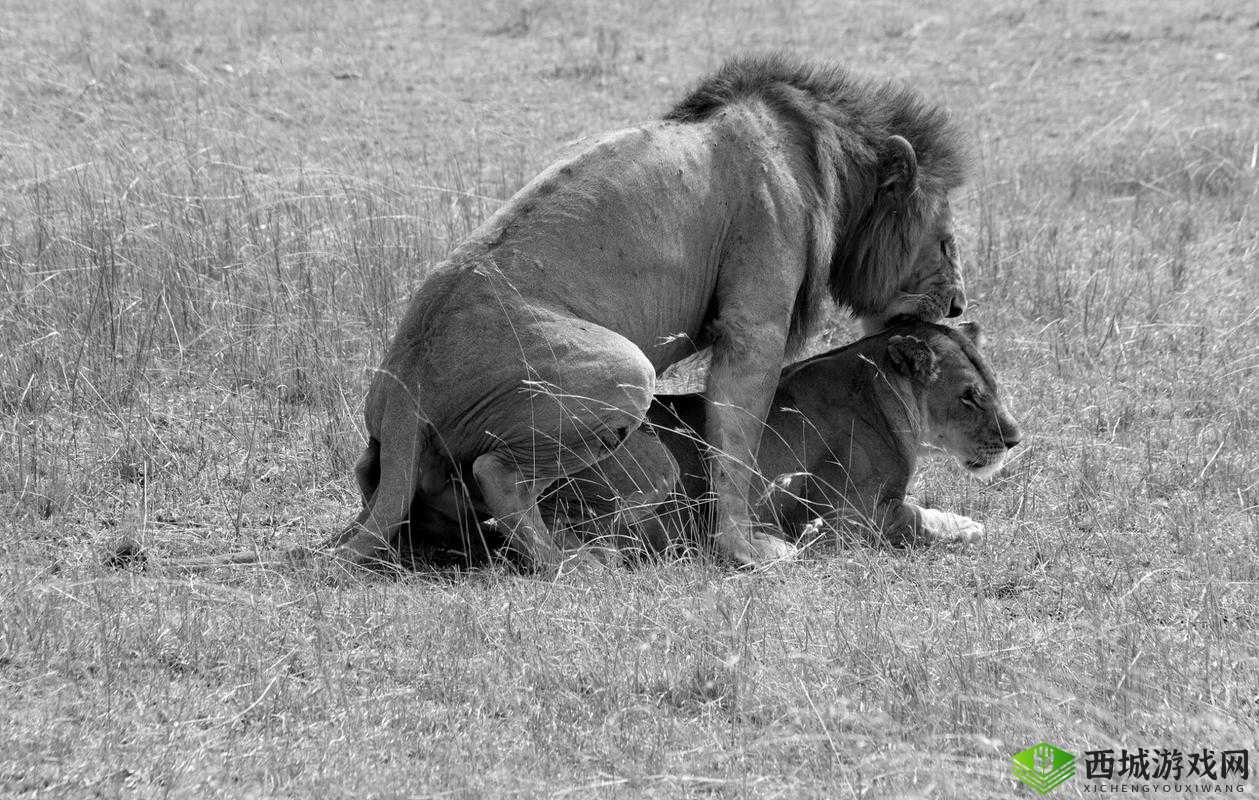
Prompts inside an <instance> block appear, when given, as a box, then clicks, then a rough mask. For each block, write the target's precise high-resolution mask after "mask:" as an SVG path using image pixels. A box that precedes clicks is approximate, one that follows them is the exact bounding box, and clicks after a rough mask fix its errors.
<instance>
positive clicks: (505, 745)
mask: <svg viewBox="0 0 1259 800" xmlns="http://www.w3.org/2000/svg"><path fill="white" fill-rule="evenodd" d="M465 5H466V4H464V3H461V2H457V1H456V0H430V1H429V2H425V3H403V2H397V1H396V0H380V2H371V3H368V2H361V3H357V4H354V3H332V2H314V3H296V2H292V3H272V2H249V0H239V1H238V2H230V1H229V0H204V2H178V3H157V2H154V3H148V2H142V1H140V0H118V1H114V0H98V1H96V2H92V1H86V2H79V3H74V2H67V1H64V0H60V1H58V2H52V3H48V2H46V1H45V0H38V1H36V0H3V1H2V2H0V326H2V327H0V558H2V562H0V794H3V795H5V796H17V797H49V798H52V797H58V798H59V797H89V796H104V797H111V796H138V797H150V796H173V797H209V796H218V797H245V796H295V797H296V796H327V797H342V796H345V797H350V796H353V797H369V796H384V797H392V796H399V797H400V796H442V797H477V796H542V795H552V796H574V797H605V796H606V797H611V796H618V797H630V796H640V795H643V796H653V797H662V798H673V797H699V796H704V797H708V796H715V797H775V796H777V797H809V796H811V797H826V798H843V797H957V798H982V797H1006V796H1010V795H1011V794H1012V793H1015V792H1018V793H1020V794H1023V795H1026V794H1027V792H1026V790H1024V789H1021V788H1020V789H1016V787H1015V784H1014V781H1013V779H1012V778H1011V777H1010V773H1009V770H1008V767H1007V764H1008V757H1009V755H1010V754H1011V753H1012V752H1014V751H1017V750H1020V749H1022V748H1024V747H1026V746H1027V745H1029V744H1032V743H1034V742H1039V741H1042V740H1048V741H1051V742H1055V743H1057V744H1059V745H1062V746H1063V747H1065V748H1067V749H1068V750H1072V751H1074V752H1079V751H1081V750H1083V749H1086V748H1094V749H1096V748H1105V747H1116V748H1119V747H1128V748H1136V747H1138V746H1145V747H1179V748H1182V749H1191V748H1192V749H1196V748H1201V747H1209V748H1212V749H1225V748H1235V747H1250V748H1259V602H1257V601H1259V588H1257V587H1259V522H1257V520H1259V516H1257V514H1256V510H1257V508H1259V483H1257V482H1259V471H1257V467H1256V453H1257V452H1259V380H1257V379H1256V372H1257V371H1259V316H1257V311H1256V309H1257V307H1259V289H1257V288H1256V277H1257V275H1259V217H1257V213H1259V202H1257V189H1256V186H1257V175H1259V172H1257V169H1256V158H1257V156H1259V115H1257V113H1256V109H1257V108H1259V61H1257V60H1256V58H1255V53H1257V52H1259V8H1256V7H1255V5H1254V4H1253V3H1251V2H1246V1H1245V0H1235V1H1233V2H1226V1H1225V0H1220V1H1219V2H1210V3H1206V2H1188V3H1176V4H1172V3H1156V2H1148V3H1140V2H1132V3H1114V4H1093V3H1084V2H1066V3H1064V2H1053V3H1039V4H1030V3H1021V2H1018V3H1016V2H1005V3H1001V2H998V3H981V2H976V1H975V0H968V1H967V2H963V3H944V2H939V3H933V4H930V5H929V6H928V7H925V8H920V9H917V10H911V9H910V8H908V6H906V5H902V4H900V3H891V2H878V1H877V0H875V1H874V2H869V1H867V2H862V3H852V4H848V7H847V8H841V7H837V6H839V5H840V4H833V3H811V2H802V1H801V2H787V3H785V4H770V3H764V4H747V3H741V4H733V3H730V4H727V3H720V2H710V3H704V4H695V5H694V6H693V7H688V8H683V9H677V8H674V5H675V4H672V3H660V4H649V3H646V2H621V3H612V4H609V3H603V2H588V1H587V0H532V1H531V2H522V1H521V0H501V1H500V2H493V3H488V4H486V5H485V7H484V8H482V9H480V10H476V11H471V10H467V9H466V8H465ZM776 46H783V47H787V48H790V49H792V50H795V51H799V52H801V53H804V54H808V55H811V56H819V57H837V58H842V59H845V60H847V61H849V62H850V63H852V64H853V65H854V66H855V67H857V68H859V69H862V70H866V71H872V72H878V73H881V74H891V75H895V76H900V77H904V78H907V79H909V80H912V81H914V82H916V83H917V84H919V85H921V86H922V87H923V88H924V90H926V91H927V92H929V93H930V94H932V95H934V96H937V97H939V98H940V99H941V100H943V101H944V102H946V103H947V104H948V105H950V106H951V107H953V108H954V109H956V111H957V113H958V114H959V115H960V117H961V118H962V119H963V120H964V121H965V124H966V126H967V127H968V128H969V129H970V130H971V131H973V134H974V138H975V142H976V147H975V149H976V153H977V155H978V167H979V168H978V170H977V175H976V179H975V181H974V182H973V184H972V185H971V187H970V188H969V189H968V191H967V192H966V194H965V195H964V197H962V198H961V200H960V203H959V206H960V208H959V211H960V214H961V223H962V237H961V238H962V240H963V241H964V242H966V244H967V249H968V252H969V254H970V256H971V258H970V259H969V275H970V288H971V290H972V294H973V297H974V300H975V303H974V310H973V312H972V316H973V317H974V318H976V319H978V320H980V321H981V322H982V323H984V324H985V325H986V327H987V329H988V330H989V331H990V333H991V337H990V338H991V341H992V344H991V346H990V352H991V356H992V359H993V361H994V363H995V365H996V367H997V368H998V371H999V373H1000V375H1001V376H1002V378H1003V380H1004V383H1005V385H1006V387H1007V391H1008V395H1009V398H1010V401H1011V403H1012V405H1013V407H1014V409H1015V410H1016V413H1017V414H1018V415H1019V416H1020V417H1021V419H1022V420H1023V421H1024V423H1025V425H1026V428H1027V434H1028V435H1027V439H1026V440H1025V441H1026V444H1025V445H1024V446H1022V447H1021V452H1020V453H1019V455H1018V457H1017V458H1016V459H1015V460H1014V462H1013V464H1012V465H1011V466H1010V468H1009V469H1008V470H1007V471H1006V473H1005V474H1004V476H1003V477H1001V478H1000V479H998V480H997V481H996V482H994V483H993V484H991V485H987V486H979V485H975V484H971V483H967V482H966V481H965V479H964V478H961V477H959V476H958V475H957V471H956V470H954V469H953V468H952V467H951V466H950V465H947V464H945V463H944V462H943V461H937V462H935V463H933V464H931V465H930V467H929V469H928V471H927V473H926V475H925V476H924V487H923V490H922V492H921V493H920V494H921V495H922V496H924V497H926V498H927V499H929V500H930V501H931V502H933V503H935V504H938V505H939V506H941V507H945V508H950V509H955V510H960V511H963V512H966V513H970V514H972V515H974V516H976V517H978V518H981V519H982V520H983V521H985V522H986V523H987V524H988V529H989V532H990V537H991V538H990V541H989V543H987V544H986V545H984V546H982V547H980V548H977V549H975V550H972V551H968V552H951V551H944V550H941V551H935V550H933V551H927V552H916V553H900V552H885V551H880V550H876V549H872V548H864V547H846V548H843V549H840V550H836V549H834V548H831V549H830V550H825V549H823V550H819V551H818V552H814V553H810V554H808V555H807V556H806V557H804V558H802V559H801V560H800V561H799V562H798V563H796V564H793V565H790V566H787V567H784V568H781V569H777V570H774V571H772V572H770V573H767V574H760V575H733V574H730V573H729V572H726V571H724V570H721V569H718V568H714V567H711V566H709V565H705V564H702V563H693V562H691V563H674V564H667V565H663V566H659V567H653V568H647V569H641V570H637V571H614V572H608V573H606V574H598V575H593V576H588V577H583V578H579V579H572V580H568V581H563V582H560V583H547V582H543V581H538V580H533V579H529V578H526V577H519V576H515V575H511V574H504V573H499V572H484V573H476V574H472V575H468V576H450V575H446V576H441V575H437V576H415V577H414V578H411V579H407V580H403V581H401V582H387V581H375V582H367V583H360V584H355V585H350V586H341V587H335V586H329V585H326V584H323V583H320V582H318V581H316V580H314V579H312V578H311V577H309V576H302V575H297V576H290V577H280V576H275V575H243V576H224V575H216V576H210V577H209V578H208V579H187V578H184V579H172V578H164V577H161V576H154V575H148V576H145V575H132V574H128V573H114V572H110V571H108V570H105V569H103V568H102V567H100V566H99V565H98V549H99V547H100V545H101V543H102V542H104V541H106V540H108V539H109V538H110V537H112V536H114V535H117V534H118V533H119V532H130V533H131V534H133V535H135V536H137V537H139V538H140V539H141V540H142V541H143V543H144V544H145V545H146V546H147V547H148V548H150V549H151V550H152V551H154V552H157V553H166V554H186V553H199V552H207V551H210V550H218V549H224V548H228V547H239V546H248V547H254V546H258V547H262V546H270V545H273V544H295V543H301V542H309V541H311V540H313V539H315V538H316V537H318V536H320V535H322V534H323V533H324V532H326V531H328V530H329V529H332V528H334V527H335V526H336V525H338V524H339V523H341V522H343V521H344V520H345V519H346V518H347V516H348V515H349V514H351V513H352V510H353V508H354V507H355V504H356V503H357V498H356V496H355V492H354V491H353V488H352V481H351V480H350V477H349V470H350V467H351V464H352V462H353V459H354V457H355V456H356V455H357V450H358V448H359V447H360V446H361V441H362V440H361V433H360V423H359V410H358V409H359V405H360V403H361V398H362V396H363V392H364V387H365V376H366V374H367V372H366V370H367V368H368V367H369V366H372V365H374V364H375V363H376V362H377V360H378V358H379V356H380V352H381V347H382V345H383V343H384V341H385V340H386V338H387V337H388V336H389V334H390V332H391V331H392V329H393V326H394V324H395V323H396V320H397V315H398V312H399V309H400V306H401V303H402V300H403V298H404V297H405V295H406V293H407V291H408V288H409V287H411V286H414V285H415V284H416V282H417V281H418V279H419V278H420V277H421V276H422V274H423V273H424V271H425V270H426V269H428V268H429V266H430V265H431V264H433V263H434V262H435V261H436V260H438V259H440V258H441V256H442V255H443V254H444V253H446V252H447V251H448V249H449V248H450V247H451V244H452V243H453V242H454V241H456V240H457V239H459V238H460V237H461V236H462V235H464V234H465V233H466V232H467V231H468V230H470V229H471V228H472V227H473V226H475V225H476V224H477V222H478V221H479V220H481V219H482V218H483V217H484V216H485V215H486V213H487V212H488V211H490V210H492V209H493V208H494V207H495V206H496V204H497V203H498V202H499V201H500V200H501V199H503V198H504V197H506V196H508V195H509V194H510V193H511V192H512V191H513V190H514V189H515V188H516V187H518V186H519V185H521V184H522V183H523V182H524V181H525V180H526V179H527V178H528V177H530V176H531V175H532V174H533V173H534V172H535V171H537V170H538V169H540V168H541V167H542V166H544V165H545V164H546V163H547V160H548V155H549V154H550V153H553V152H554V151H555V150H556V149H557V148H558V147H559V145H560V144H561V143H563V142H565V141H567V140H569V139H571V138H574V137H577V136H580V135H583V134H589V133H595V132H599V131H603V130H607V129H611V128H615V127H617V126H620V125H623V124H627V123H630V122H633V121H635V120H640V119H643V118H645V117H649V116H652V115H656V114H658V113H660V112H661V110H662V109H663V108H665V107H666V105H667V104H668V103H669V101H670V100H671V99H672V98H674V97H677V96H678V95H679V93H680V92H681V91H683V89H684V87H685V86H686V84H687V83H688V82H689V81H691V80H693V79H694V78H695V77H696V76H698V75H699V74H701V73H702V72H703V71H705V70H706V69H709V68H711V67H712V66H714V65H715V64H716V63H718V62H719V61H720V59H721V58H722V57H724V56H725V55H727V54H730V53H733V52H737V51H742V50H746V49H764V48H768V47H776ZM1254 760H1259V751H1256V750H1254V749H1252V762H1253V761H1254ZM1257 768H1259V765H1254V764H1253V763H1252V770H1256V769H1257ZM1088 785H1089V784H1088V782H1086V781H1084V780H1083V779H1082V778H1077V779H1076V780H1075V781H1073V782H1072V783H1068V784H1067V785H1066V786H1064V787H1063V788H1062V789H1060V790H1059V794H1058V796H1068V797H1070V796H1075V795H1078V794H1079V793H1080V791H1081V789H1082V787H1086V786H1088ZM1250 790H1251V791H1255V784H1254V779H1253V778H1252V782H1251V786H1250Z"/></svg>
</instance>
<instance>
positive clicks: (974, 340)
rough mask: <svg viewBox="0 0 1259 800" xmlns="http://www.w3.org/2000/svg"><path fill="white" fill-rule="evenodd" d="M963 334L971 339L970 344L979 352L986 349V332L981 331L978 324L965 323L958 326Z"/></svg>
mask: <svg viewBox="0 0 1259 800" xmlns="http://www.w3.org/2000/svg"><path fill="white" fill-rule="evenodd" d="M957 329H958V330H959V331H961V332H962V334H963V335H964V336H965V337H966V338H967V339H970V343H971V344H973V345H975V347H976V348H978V349H979V350H983V349H984V332H983V331H981V330H980V329H979V323H978V322H963V323H961V324H960V325H958V326H957Z"/></svg>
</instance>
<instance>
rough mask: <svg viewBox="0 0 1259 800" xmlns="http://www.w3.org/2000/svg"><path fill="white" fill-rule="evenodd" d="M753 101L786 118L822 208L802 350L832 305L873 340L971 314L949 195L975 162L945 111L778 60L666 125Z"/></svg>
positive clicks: (738, 66)
mask: <svg viewBox="0 0 1259 800" xmlns="http://www.w3.org/2000/svg"><path fill="white" fill-rule="evenodd" d="M747 97H755V98H759V99H760V100H762V101H763V102H765V104H766V105H768V106H769V107H770V108H772V109H773V110H774V111H775V113H776V115H777V117H778V118H779V121H780V122H781V124H782V125H783V126H784V127H785V128H786V129H787V130H789V131H790V133H791V135H792V139H793V140H794V141H798V142H803V143H804V145H805V146H804V148H803V150H804V152H806V153H808V154H809V162H810V166H811V167H812V169H810V170H808V171H802V172H801V174H800V175H799V176H797V177H798V178H799V179H800V181H801V183H802V184H803V185H804V186H806V187H808V189H809V191H810V192H811V193H812V194H814V195H815V197H816V200H815V203H814V205H815V212H816V213H815V216H814V218H813V219H811V220H810V223H809V228H810V237H811V240H812V241H811V252H810V262H811V266H810V274H809V276H808V279H807V280H806V282H805V285H804V286H803V287H802V289H801V295H800V297H799V298H798V300H797V307H796V311H795V314H796V316H795V318H794V320H793V329H794V330H796V331H798V332H800V333H801V334H802V335H800V336H797V339H798V340H802V338H803V335H804V334H807V333H809V332H811V331H815V330H816V328H815V325H816V324H817V323H819V322H820V320H821V318H822V317H821V312H820V305H819V301H820V300H821V299H822V297H823V296H824V295H825V294H827V293H829V294H830V296H831V298H832V299H833V300H834V301H835V303H836V304H837V305H838V306H839V307H841V308H847V309H849V310H851V311H852V313H853V315H854V316H856V317H858V318H859V319H861V320H862V327H863V329H864V330H865V331H866V332H872V331H876V330H879V329H881V327H882V324H883V322H884V321H886V320H888V319H891V318H892V317H893V316H895V315H897V314H909V315H913V316H915V317H918V318H919V319H922V320H926V321H928V322H935V321H937V320H940V319H942V318H944V317H956V316H959V315H960V314H962V312H963V311H965V309H966V292H965V289H964V287H963V285H962V272H961V268H960V265H959V262H958V252H957V248H956V246H955V244H954V240H953V215H952V209H951V207H950V194H951V193H952V192H953V191H954V190H956V189H957V188H958V187H959V186H961V185H962V184H963V183H964V182H965V179H966V174H967V171H968V169H969V156H968V155H967V152H966V147H965V138H966V137H965V134H964V132H963V131H962V129H961V128H960V126H958V125H957V123H956V122H954V121H953V120H952V119H951V118H950V117H949V114H948V113H947V112H946V111H945V110H944V108H943V107H942V106H940V105H937V104H935V103H933V102H930V101H929V100H928V99H927V98H925V97H923V96H922V95H921V94H919V93H918V92H916V91H915V90H913V89H911V88H910V87H908V86H904V85H901V84H899V83H896V82H892V81H880V80H873V79H869V78H863V77H861V76H858V75H855V74H853V73H851V72H849V71H848V70H846V69H844V68H842V67H839V66H836V65H826V64H811V63H808V62H802V61H797V60H795V59H792V58H789V57H787V56H784V55H782V54H778V55H771V56H759V57H758V56H752V57H743V58H735V59H732V60H731V61H729V62H727V63H726V64H724V65H723V66H722V67H721V68H720V69H718V70H717V71H716V72H715V73H713V74H712V75H710V76H709V77H708V78H706V79H705V80H704V81H703V82H702V83H701V84H700V85H699V86H698V87H696V88H695V89H694V90H693V91H692V92H691V93H690V94H689V95H688V96H687V97H686V98H684V99H683V100H682V101H681V102H680V103H678V104H677V105H676V106H674V108H673V109H672V110H670V111H669V113H668V114H666V115H665V118H666V119H669V120H675V121H682V122H689V121H696V120H702V119H706V118H708V117H709V116H711V115H713V114H714V113H716V112H717V111H718V110H719V109H721V108H723V107H725V106H727V105H729V104H730V103H732V102H734V101H736V100H738V99H740V98H747Z"/></svg>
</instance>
